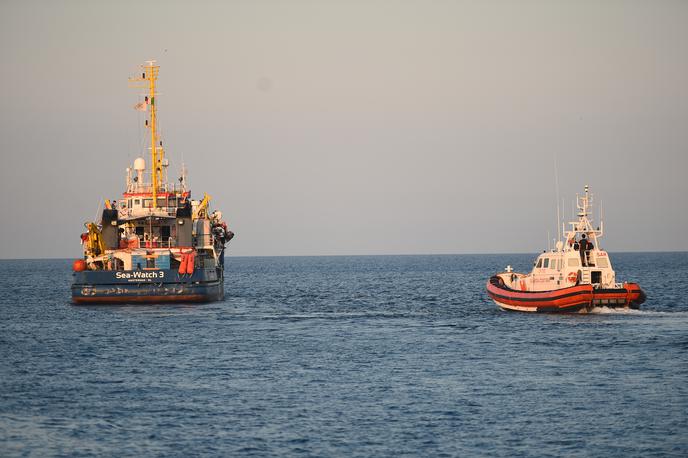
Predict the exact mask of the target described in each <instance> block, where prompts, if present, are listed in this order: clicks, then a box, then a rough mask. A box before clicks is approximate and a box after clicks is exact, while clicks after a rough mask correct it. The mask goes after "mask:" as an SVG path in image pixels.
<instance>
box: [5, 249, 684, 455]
mask: <svg viewBox="0 0 688 458" xmlns="http://www.w3.org/2000/svg"><path fill="white" fill-rule="evenodd" d="M532 258H533V256H530V255H479V256H478V255H475V256H474V255H456V256H454V255H446V256H360V257H275V258H267V257H262V258H234V257H228V258H227V281H226V285H225V287H226V294H227V298H226V300H225V301H223V302H217V303H211V304H203V305H172V306H170V305H165V306H162V305H161V306H123V307H113V306H88V307H85V306H73V305H71V304H70V303H69V283H70V280H71V273H70V270H69V269H70V262H69V261H67V260H25V261H0V291H1V292H2V294H1V297H0V455H2V456H91V455H99V456H199V455H200V456H205V455H214V456H347V457H349V456H360V457H370V456H395V457H396V456H478V455H489V456H510V457H511V456H607V457H608V456H619V457H621V456H623V457H625V456H643V457H647V456H686V455H688V300H686V296H685V294H686V291H688V253H641V254H637V253H633V254H631V253H621V254H614V253H612V261H614V267H615V269H616V271H617V278H618V279H619V280H622V281H623V280H628V281H637V282H639V283H640V284H641V286H642V287H643V288H644V289H645V291H646V292H647V294H648V300H647V302H646V303H645V304H643V306H642V309H641V310H640V311H630V312H615V311H612V310H609V309H597V310H596V313H594V314H592V315H535V314H520V313H513V312H503V311H500V310H499V309H498V308H497V307H496V306H495V305H494V303H492V302H491V301H490V300H489V299H488V298H487V296H486V294H485V290H484V285H485V282H486V280H487V278H488V277H489V276H490V275H491V274H492V273H493V272H495V271H498V270H501V269H503V268H504V266H506V265H507V264H511V265H512V266H514V267H516V268H517V270H520V271H527V270H529V266H530V265H531V262H532Z"/></svg>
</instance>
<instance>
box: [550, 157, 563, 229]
mask: <svg viewBox="0 0 688 458" xmlns="http://www.w3.org/2000/svg"><path fill="white" fill-rule="evenodd" d="M554 183H555V186H556V192H557V241H560V240H561V230H560V226H561V214H560V213H559V166H558V164H557V153H554ZM547 238H549V237H547Z"/></svg>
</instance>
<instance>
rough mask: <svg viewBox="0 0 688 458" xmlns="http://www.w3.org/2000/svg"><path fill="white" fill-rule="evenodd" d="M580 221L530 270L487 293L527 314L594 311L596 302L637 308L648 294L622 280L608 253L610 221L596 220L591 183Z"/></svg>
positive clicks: (580, 201)
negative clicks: (605, 244)
mask: <svg viewBox="0 0 688 458" xmlns="http://www.w3.org/2000/svg"><path fill="white" fill-rule="evenodd" d="M576 206H577V209H578V215H577V216H578V220H577V221H572V222H570V223H569V228H568V230H567V229H566V227H563V231H562V233H563V234H564V240H563V241H562V240H561V239H560V240H559V241H557V243H556V246H555V248H554V249H552V250H549V251H546V252H544V253H542V254H541V255H539V256H538V257H537V258H536V259H535V262H534V263H533V269H532V271H531V272H530V273H528V274H523V273H517V272H514V271H513V269H512V268H511V266H507V268H506V270H505V271H504V272H501V273H498V274H496V275H494V276H492V277H491V278H490V279H489V280H488V282H487V293H488V295H489V296H490V298H492V300H493V301H494V302H495V303H496V304H497V305H498V306H499V307H501V308H502V309H505V310H516V311H524V312H577V311H590V310H591V309H592V308H593V307H595V306H606V307H612V308H619V307H625V308H637V307H638V306H639V305H640V304H642V303H643V302H644V300H645V293H644V292H643V291H642V290H641V289H640V286H638V285H637V284H636V283H619V282H617V279H616V272H615V271H614V269H613V267H612V262H611V259H610V257H609V253H607V251H605V250H603V249H601V248H600V239H601V238H602V236H603V235H604V224H603V223H602V222H600V226H599V227H597V228H595V227H594V226H593V224H592V219H591V208H592V195H591V194H590V192H589V188H588V186H585V192H584V194H583V195H582V196H577V205H576Z"/></svg>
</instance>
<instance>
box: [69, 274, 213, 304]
mask: <svg viewBox="0 0 688 458" xmlns="http://www.w3.org/2000/svg"><path fill="white" fill-rule="evenodd" d="M222 299H224V275H223V272H222V270H220V269H212V270H198V269H197V270H196V271H195V272H194V273H193V274H192V275H180V274H179V273H178V272H176V271H174V270H171V269H158V270H151V271H146V270H142V271H84V272H75V273H74V283H73V284H72V302H73V303H75V304H162V303H175V302H176V303H179V302H183V303H188V302H212V301H218V300H222Z"/></svg>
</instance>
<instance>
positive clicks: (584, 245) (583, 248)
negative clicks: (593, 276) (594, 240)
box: [578, 234, 590, 267]
mask: <svg viewBox="0 0 688 458" xmlns="http://www.w3.org/2000/svg"><path fill="white" fill-rule="evenodd" d="M589 243H590V242H588V239H586V238H585V234H582V235H581V239H580V241H579V242H578V248H579V250H580V259H581V265H582V266H584V267H586V266H587V265H588V262H587V251H588V249H589V248H588V245H589Z"/></svg>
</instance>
